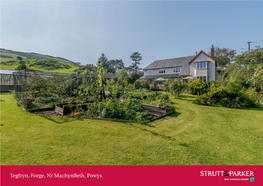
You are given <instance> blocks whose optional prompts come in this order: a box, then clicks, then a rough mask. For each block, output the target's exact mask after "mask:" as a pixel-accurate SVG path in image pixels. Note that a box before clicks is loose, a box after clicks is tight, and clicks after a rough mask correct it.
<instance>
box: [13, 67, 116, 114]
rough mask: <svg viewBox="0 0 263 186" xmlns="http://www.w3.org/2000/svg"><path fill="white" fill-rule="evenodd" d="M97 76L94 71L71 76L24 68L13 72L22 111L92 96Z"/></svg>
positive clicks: (87, 98) (16, 95)
mask: <svg viewBox="0 0 263 186" xmlns="http://www.w3.org/2000/svg"><path fill="white" fill-rule="evenodd" d="M96 78H97V74H93V73H90V74H88V75H74V74H71V75H70V74H63V73H54V72H41V71H34V70H23V71H19V72H14V73H13V79H14V93H15V97H16V99H17V102H18V104H20V105H21V106H22V107H23V108H24V109H25V110H28V109H31V108H44V107H52V106H55V104H56V103H63V102H69V101H70V99H71V100H72V99H74V98H77V97H81V99H82V100H89V99H94V97H96V96H95V94H96V91H97V86H98V85H97V84H96ZM106 78H112V77H106ZM113 78H114V77H113Z"/></svg>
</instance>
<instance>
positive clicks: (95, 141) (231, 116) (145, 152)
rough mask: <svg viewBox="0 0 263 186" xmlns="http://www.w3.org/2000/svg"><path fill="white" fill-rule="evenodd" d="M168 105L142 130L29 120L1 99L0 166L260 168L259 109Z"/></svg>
mask: <svg viewBox="0 0 263 186" xmlns="http://www.w3.org/2000/svg"><path fill="white" fill-rule="evenodd" d="M194 98H195V96H192V95H187V94H184V95H182V96H181V98H180V99H177V100H175V99H172V102H173V105H174V106H175V109H176V113H174V114H172V115H170V116H168V117H165V118H163V119H160V120H157V121H154V122H152V123H149V124H147V125H143V124H134V123H118V122H110V121H100V120H89V119H75V118H66V117H55V116H52V117H51V116H40V115H30V114H29V113H26V112H25V111H23V110H22V108H20V107H18V106H17V105H16V101H15V100H14V98H13V97H12V95H11V94H9V93H3V94H1V164H2V165H263V140H262V135H263V108H262V107H261V108H252V109H249V110H247V109H230V108H223V107H207V106H200V105H194V104H192V102H191V100H192V99H194Z"/></svg>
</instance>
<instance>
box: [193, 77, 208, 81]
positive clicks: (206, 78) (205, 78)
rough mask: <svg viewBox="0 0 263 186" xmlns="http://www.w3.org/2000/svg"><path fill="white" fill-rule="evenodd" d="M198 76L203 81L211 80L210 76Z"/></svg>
mask: <svg viewBox="0 0 263 186" xmlns="http://www.w3.org/2000/svg"><path fill="white" fill-rule="evenodd" d="M196 78H197V79H200V80H201V81H203V82H206V81H209V76H197V77H196Z"/></svg>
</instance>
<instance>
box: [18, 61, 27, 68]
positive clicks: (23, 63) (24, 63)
mask: <svg viewBox="0 0 263 186" xmlns="http://www.w3.org/2000/svg"><path fill="white" fill-rule="evenodd" d="M25 69H27V66H26V62H25V61H20V62H19V65H18V66H17V68H16V70H25Z"/></svg>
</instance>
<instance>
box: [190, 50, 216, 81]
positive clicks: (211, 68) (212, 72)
mask: <svg viewBox="0 0 263 186" xmlns="http://www.w3.org/2000/svg"><path fill="white" fill-rule="evenodd" d="M203 61H209V62H208V63H209V64H208V68H205V69H196V64H195V62H203ZM190 75H192V76H194V77H197V76H209V81H215V80H216V68H215V61H214V60H213V59H212V58H210V57H208V56H207V55H205V54H203V53H201V54H200V55H199V56H198V57H197V58H196V59H195V60H194V61H192V63H191V64H190Z"/></svg>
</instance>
